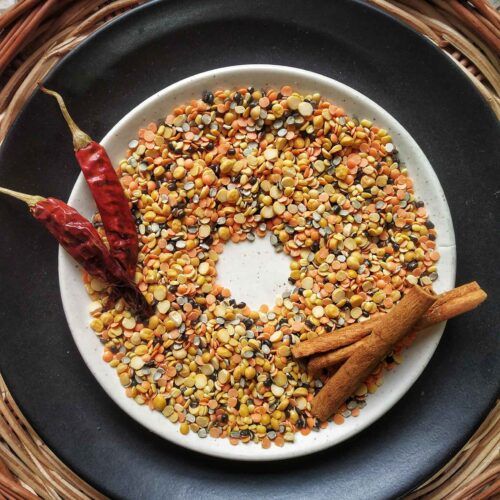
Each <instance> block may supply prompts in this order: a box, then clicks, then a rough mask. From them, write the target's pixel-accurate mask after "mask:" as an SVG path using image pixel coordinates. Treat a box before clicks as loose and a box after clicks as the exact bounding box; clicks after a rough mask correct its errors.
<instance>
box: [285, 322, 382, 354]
mask: <svg viewBox="0 0 500 500" xmlns="http://www.w3.org/2000/svg"><path fill="white" fill-rule="evenodd" d="M374 325H375V319H374V318H373V319H372V318H371V319H369V320H367V321H363V322H362V323H354V324H352V325H349V326H346V327H344V328H339V329H338V330H335V331H333V332H331V333H323V334H322V335H318V336H317V337H315V338H313V339H311V340H305V341H304V342H300V343H299V344H295V345H294V346H293V347H292V354H293V356H294V357H295V358H305V357H306V356H312V355H313V354H318V353H321V352H328V351H331V350H332V349H338V348H339V347H343V346H345V345H349V344H352V343H353V342H356V341H358V340H361V339H362V338H364V337H366V336H367V335H369V334H370V333H371V331H372V328H373V326H374Z"/></svg>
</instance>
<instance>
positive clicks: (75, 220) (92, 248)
mask: <svg viewBox="0 0 500 500" xmlns="http://www.w3.org/2000/svg"><path fill="white" fill-rule="evenodd" d="M0 193H4V194H7V195H10V196H13V197H15V198H17V199H19V200H22V201H24V202H25V203H27V204H28V206H29V208H30V212H31V214H32V215H33V217H35V219H37V220H38V221H40V222H41V223H42V225H43V226H45V228H46V229H47V230H48V231H49V232H50V233H51V234H52V236H54V238H55V239H56V240H57V241H58V242H59V243H60V245H61V246H62V247H63V248H64V249H65V250H66V251H67V252H68V253H69V254H70V255H71V256H72V257H73V258H74V259H75V260H76V261H77V262H78V263H79V264H80V265H81V266H82V267H83V268H84V269H85V271H87V272H88V273H89V274H90V275H91V276H94V277H97V278H100V279H101V280H102V281H104V282H105V283H108V284H109V285H112V286H113V287H114V290H113V292H114V293H113V296H114V298H117V296H118V295H119V296H121V297H123V298H124V299H125V300H126V302H127V304H128V305H129V306H130V308H131V309H133V310H134V311H135V312H136V313H137V314H138V315H140V316H146V317H148V316H151V315H152V314H153V311H152V307H151V306H150V305H149V304H148V302H147V301H146V299H145V297H144V295H143V294H142V293H141V292H140V290H138V288H137V287H136V286H135V284H134V283H133V282H132V281H131V280H130V279H129V277H128V276H127V275H126V273H125V271H124V270H123V269H122V267H121V266H120V265H119V264H118V262H117V261H116V260H115V259H114V258H113V257H112V256H111V254H110V253H109V250H108V248H107V247H106V245H105V244H104V242H103V241H102V240H101V238H100V236H99V233H98V232H97V231H96V229H95V228H94V226H93V225H92V224H91V223H90V222H89V221H88V220H87V219H86V218H85V217H83V216H82V215H81V214H80V213H79V212H78V211H77V210H75V209H74V208H72V207H70V206H69V205H67V204H66V203H64V202H63V201H61V200H57V199H55V198H43V197H41V196H31V195H28V194H24V193H18V192H16V191H11V190H10V189H5V188H1V187H0Z"/></svg>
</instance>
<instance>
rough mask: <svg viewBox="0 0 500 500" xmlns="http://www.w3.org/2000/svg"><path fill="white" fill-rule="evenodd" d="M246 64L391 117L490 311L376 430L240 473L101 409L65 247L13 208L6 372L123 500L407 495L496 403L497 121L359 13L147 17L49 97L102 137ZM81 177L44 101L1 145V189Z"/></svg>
mask: <svg viewBox="0 0 500 500" xmlns="http://www.w3.org/2000/svg"><path fill="white" fill-rule="evenodd" d="M243 63H274V64H282V65H288V66H296V67H301V68H304V69H309V70H312V71H316V72H318V73H321V74H324V75H327V76H331V77H333V78H335V79H337V80H339V81H341V82H343V83H346V84H347V85H350V86H351V87H353V88H355V89H357V90H359V91H360V92H362V93H364V94H365V95H367V96H368V97H370V98H372V99H373V100H374V101H375V102H377V103H379V104H380V105H381V106H382V107H384V108H385V109H386V110H387V111H388V112H389V113H391V114H392V115H393V116H394V117H396V119H398V120H399V121H400V123H402V124H403V126H404V127H405V128H406V129H407V130H408V131H409V132H410V133H411V134H412V135H413V137H414V138H415V140H416V141H417V143H418V144H419V145H420V146H421V147H422V149H423V150H424V152H425V154H426V156H427V158H428V159H429V160H430V162H431V163H432V165H433V167H434V170H435V171H436V173H437V175H438V176H439V179H440V182H441V184H442V186H443V188H444V190H445V193H446V196H447V199H448V202H449V205H450V208H451V212H452V216H453V220H454V223H455V231H456V235H457V252H458V271H457V283H459V284H460V283H464V282H467V281H471V280H474V279H475V280H478V281H479V283H480V284H481V285H482V286H483V287H484V288H485V290H486V291H487V292H488V293H489V294H490V296H491V298H490V300H489V301H488V302H487V303H486V304H485V305H483V306H482V307H481V309H480V310H478V311H475V312H473V313H470V314H468V315H466V316H464V317H461V318H460V319H456V320H453V321H450V322H449V323H448V326H447V328H446V332H445V335H444V337H443V340H442V341H441V344H440V345H439V347H438V349H437V351H436V354H435V355H434V357H433V359H432V360H431V362H430V363H429V365H428V366H427V368H426V370H425V372H424V374H423V375H422V376H421V377H420V379H419V380H418V381H417V383H416V384H415V385H414V386H413V388H412V389H411V390H410V391H409V392H408V393H407V394H406V395H405V396H404V397H403V398H402V399H401V400H400V402H399V403H398V404H397V405H396V406H395V407H394V408H392V409H391V410H390V411H389V412H388V413H387V414H386V415H385V416H384V417H383V418H381V419H380V420H379V421H378V422H376V423H375V424H374V425H372V426H371V427H370V428H369V429H367V430H365V431H364V432H362V433H360V434H358V435H357V436H356V437H354V438H352V439H350V440H348V441H347V442H345V443H342V444H341V445H339V446H336V447H334V448H332V449H329V450H327V451H324V452H321V453H318V454H316V455H313V456H309V457H307V458H303V459H295V460H288V461H286V462H274V463H237V462H228V461H224V460H220V459H215V458H210V457H207V456H202V455H199V454H197V453H194V452H190V451H187V450H185V449H181V448H179V447H177V446H175V445H173V444H171V443H168V442H166V441H164V440H162V439H160V438H158V437H157V436H155V435H153V434H151V433H149V432H148V431H146V430H145V429H143V428H142V427H141V426H140V425H139V424H137V423H135V422H134V421H133V420H132V419H131V418H129V417H128V416H127V415H126V414H125V413H123V412H122V411H121V410H120V409H119V408H118V407H117V406H115V404H114V403H113V402H112V401H111V400H110V399H109V398H108V397H107V396H106V394H105V393H104V391H103V390H102V389H101V388H100V386H99V385H98V384H97V382H96V381H95V380H94V378H93V377H92V375H91V374H90V372H89V370H88V369H87V368H86V366H85V365H84V363H83V361H82V359H81V358H80V355H79V354H78V351H77V350H76V347H75V345H74V344H73V341H72V338H71V335H70V332H69V330H68V327H67V325H66V320H65V317H64V313H63V310H62V306H61V301H60V297H59V287H58V282H57V248H56V245H55V244H54V242H53V241H52V240H51V238H50V237H49V236H47V235H46V234H45V233H44V232H43V231H42V230H40V228H39V227H37V224H36V222H35V221H33V220H32V219H31V218H30V216H29V215H28V213H27V212H26V211H23V208H22V207H21V206H20V205H19V203H18V202H15V201H10V200H6V199H2V201H1V203H0V219H1V221H2V233H1V237H0V238H1V242H2V245H1V249H2V257H3V258H2V260H0V276H1V287H0V304H1V306H0V330H1V338H0V346H1V348H0V367H1V370H2V373H3V374H4V376H5V378H6V381H7V384H8V385H9V387H10V389H11V390H12V392H13V394H14V395H15V397H16V399H17V401H18V403H19V404H20V406H21V409H22V410H23V412H24V413H25V415H26V416H27V417H28V419H29V420H30V421H31V422H32V424H33V425H34V427H35V429H36V430H37V431H38V432H39V433H40V435H41V436H42V437H43V439H45V441H46V442H47V444H48V445H49V446H50V447H51V448H52V449H53V450H54V452H55V453H56V454H57V455H59V456H60V457H61V458H62V460H63V461H65V462H66V463H67V464H68V465H69V466H70V467H72V468H73V469H74V470H75V471H76V472H77V473H78V474H80V475H81V476H82V477H83V478H84V479H86V480H88V481H89V482H90V483H92V484H93V485H94V486H96V487H97V488H99V489H101V490H102V491H103V492H105V493H107V494H109V495H112V496H114V497H126V498H179V499H180V498H230V497H240V496H248V497H254V498H288V497H290V496H294V497H296V498H306V497H311V498H325V499H326V498H333V497H339V498H387V497H392V496H397V495H401V494H403V493H404V492H405V491H408V490H409V489H410V488H412V487H414V486H416V485H417V484H418V483H420V482H421V481H423V480H424V479H425V478H427V477H428V476H429V475H430V474H432V473H433V472H434V471H435V470H436V469H437V468H439V467H440V466H441V465H442V464H443V463H444V462H445V461H446V460H447V459H449V458H450V457H451V456H452V455H453V454H454V453H455V452H456V451H457V450H458V449H459V448H460V446H462V445H463V443H464V442H465V441H466V440H467V438H468V437H469V436H470V435H471V433H472V432H473V431H474V429H475V428H476V426H477V425H478V424H479V423H480V421H481V420H482V419H483V418H484V416H485V415H486V413H487V412H488V409H489V408H490V406H491V404H492V403H493V401H494V400H495V398H496V396H497V393H498V388H499V384H498V381H499V379H500V359H499V355H498V353H499V349H498V342H497V340H496V333H497V332H496V330H497V329H498V325H499V323H500V322H499V314H498V308H497V307H495V301H494V298H493V297H494V296H495V293H498V274H497V275H496V276H495V271H496V264H495V261H494V258H495V256H496V255H498V248H500V246H499V245H500V241H499V239H498V231H497V230H495V229H497V228H496V227H495V226H496V224H495V223H496V220H495V209H496V208H498V205H497V204H496V199H497V198H496V197H497V196H498V190H499V182H498V181H499V175H498V172H499V165H500V155H499V150H498V137H499V135H498V123H497V121H496V119H495V117H494V116H493V114H492V112H491V111H490V110H489V108H488V106H487V104H486V103H485V102H484V101H483V100H482V98H481V97H480V96H479V94H478V93H477V92H476V90H475V89H474V87H473V86H472V84H471V83H470V82H469V81H468V79H467V78H466V76H464V75H463V74H462V72H461V71H460V70H458V69H457V68H456V67H455V66H454V64H453V63H452V62H450V61H449V60H448V59H447V58H446V57H445V56H443V55H442V54H440V52H439V51H438V50H437V49H435V48H434V47H433V46H432V45H431V44H430V43H428V42H427V41H425V40H424V39H423V38H421V37H420V36H418V35H417V34H415V33H414V32H413V31H411V30H409V29H408V28H406V27H404V26H402V25H401V24H400V23H398V22H396V21H394V20H393V19H391V18H389V17H387V16H386V15H384V14H381V13H379V12H378V11H376V10H374V9H372V8H370V7H368V6H366V5H364V4H362V3H358V2H355V1H347V0H337V1H335V2H326V1H325V2H320V1H316V0H310V1H308V2H299V1H296V0H288V1H286V0H277V1H263V0H258V1H254V2H246V1H243V0H211V1H199V0H190V1H189V2H182V1H164V2H155V3H151V4H147V5H146V6H143V7H142V8H140V9H138V10H135V11H133V12H132V13H130V14H128V15H126V16H124V17H122V18H120V19H119V20H117V21H115V22H113V23H111V24H110V25H109V26H108V27H107V28H105V29H103V30H101V31H100V32H99V33H98V34H97V35H95V36H93V37H92V38H91V39H90V40H89V41H87V42H86V43H84V44H83V45H82V46H81V47H79V48H78V49H77V50H75V51H74V52H73V53H72V54H71V55H70V56H69V57H67V58H66V59H65V60H64V61H63V62H62V63H61V64H59V65H58V67H57V68H56V70H54V71H53V72H52V73H51V75H50V77H49V78H47V84H48V85H49V86H51V87H53V88H57V89H59V90H60V91H62V92H63V93H64V94H65V96H66V97H67V100H68V102H69V104H70V106H71V109H72V111H73V114H74V116H75V117H78V122H79V123H80V125H81V126H82V128H83V129H84V130H87V131H90V132H91V133H92V134H93V135H94V136H95V137H102V136H103V135H104V134H105V133H106V132H107V131H108V130H109V129H110V128H111V127H112V126H113V125H114V124H115V123H116V122H117V121H118V119H119V118H121V117H122V116H123V115H125V113H126V112H128V111H129V110H130V109H132V108H133V107H134V106H136V105H137V104H138V103H140V102H141V101H143V100H144V99H145V98H146V97H148V96H149V95H151V94H153V93H154V92H155V91H157V90H159V89H161V88H164V87H166V86H167V85H169V84H170V83H173V82H175V81H177V80H180V79H182V78H184V77H186V76H189V75H192V74H196V73H199V72H201V71H205V70H208V69H212V68H216V67H223V66H230V65H234V64H243ZM77 175H78V169H77V167H76V164H75V161H74V159H73V156H72V150H71V144H70V140H69V137H68V132H67V130H66V127H65V125H64V123H63V121H62V120H61V118H60V115H59V113H58V112H57V111H56V109H55V107H54V106H52V105H51V106H48V104H47V98H46V97H42V96H41V95H40V94H39V93H38V92H37V93H35V95H34V97H33V98H32V99H31V100H30V101H29V102H28V104H27V105H26V107H25V108H24V110H23V112H22V113H21V115H20V116H19V118H18V120H17V121H16V123H15V125H14V127H13V128H12V130H11V131H10V133H9V135H8V137H7V138H6V140H5V143H4V145H3V147H2V150H1V154H0V185H3V186H9V187H11V188H14V189H19V190H22V191H25V192H29V193H39V194H44V195H49V194H51V195H54V196H57V197H60V198H63V199H67V198H68V195H69V192H70V190H71V188H72V186H73V184H74V181H75V179H76V177H77Z"/></svg>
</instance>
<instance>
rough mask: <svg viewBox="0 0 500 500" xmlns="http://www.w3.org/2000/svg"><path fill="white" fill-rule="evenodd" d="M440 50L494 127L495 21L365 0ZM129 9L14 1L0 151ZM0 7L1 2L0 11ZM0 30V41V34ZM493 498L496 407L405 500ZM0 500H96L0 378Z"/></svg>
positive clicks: (126, 2)
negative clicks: (27, 112)
mask: <svg viewBox="0 0 500 500" xmlns="http://www.w3.org/2000/svg"><path fill="white" fill-rule="evenodd" d="M367 2H368V3H371V4H374V5H376V6H378V7H379V8H381V9H383V10H385V11H387V12H388V13H390V14H392V15H393V16H395V17H397V18H399V19H401V20H402V21H404V22H406V23H407V24H409V25H410V26H411V27H412V28H413V29H415V30H417V31H419V32H420V33H422V34H423V35H425V36H426V37H427V38H429V39H430V40H431V41H432V42H433V43H435V44H436V45H437V46H438V47H440V48H441V49H442V50H443V51H444V52H445V53H446V54H447V55H448V56H449V57H450V58H451V59H452V60H453V61H455V62H456V63H457V65H458V66H459V67H460V68H461V69H462V70H463V71H464V72H465V73H466V74H467V75H468V76H469V77H470V79H471V80H472V82H473V83H474V85H476V87H477V88H478V90H479V91H480V92H481V94H482V95H483V96H484V98H485V99H486V100H487V101H488V103H489V104H490V106H491V107H492V109H493V111H494V112H495V113H496V115H497V116H498V117H499V118H500V60H499V56H498V55H499V54H500V15H499V14H498V11H497V9H496V8H494V7H493V6H492V4H490V3H488V2H487V0H469V1H468V2H459V1H458V0H367ZM140 3H143V1H139V0H115V1H109V0H108V1H106V0H21V1H19V2H17V4H16V6H15V7H12V8H10V9H8V10H7V11H5V12H4V13H3V14H1V15H0V142H1V141H2V140H3V138H4V137H5V134H6V133H7V130H8V129H9V127H10V125H11V124H12V123H13V121H14V119H15V117H16V115H17V113H18V112H19V110H20V109H21V107H22V106H23V104H24V102H25V101H26V99H27V98H28V97H29V96H30V95H31V93H32V91H33V89H34V88H35V85H36V83H37V82H38V81H40V80H41V79H43V77H44V76H45V75H46V74H47V72H48V71H49V70H50V69H51V68H52V67H53V66H54V65H55V64H56V63H57V62H58V61H59V60H60V59H61V57H63V56H64V55H66V54H67V53H68V52H69V51H71V50H72V49H73V48H74V47H76V46H77V45H78V44H79V43H80V42H81V41H82V40H84V39H85V38H86V37H87V36H89V35H90V34H91V33H93V32H94V31H95V30H96V29H97V28H99V27H101V26H102V25H103V24H105V23H106V22H107V21H108V20H109V19H111V18H112V17H114V16H117V15H120V14H121V13H122V12H124V11H125V10H127V9H130V8H132V7H135V6H136V5H138V4H140ZM0 7H1V1H0ZM2 30H3V31H2ZM499 495H500V403H497V404H496V406H495V407H494V408H493V409H492V411H491V412H490V414H489V416H488V417H487V418H486V420H485V421H484V422H483V424H482V425H481V426H480V428H479V429H478V430H477V431H476V433H475V434H474V436H473V437H472V438H471V439H470V440H469V441H468V442H467V444H466V445H465V446H464V447H463V448H462V449H461V450H460V452H459V453H458V454H457V455H456V456H455V457H454V458H453V459H452V460H451V461H450V462H449V463H448V464H446V466H445V467H443V469H441V470H440V471H439V472H437V473H436V474H435V475H434V476H433V477H432V478H430V479H429V480H428V481H427V482H426V483H424V484H423V485H421V486H420V487H419V488H417V489H416V490H415V491H414V492H413V493H412V494H411V495H409V496H408V497H407V498H408V499H416V498H433V499H443V498H446V499H453V500H458V499H469V498H475V499H486V498H493V497H497V498H498V497H499ZM0 498H8V499H16V500H17V499H25V498H26V499H36V498H46V499H60V498H77V499H88V498H92V499H101V498H105V497H104V496H103V495H101V494H100V493H99V492H97V491H96V490H94V489H93V488H92V487H91V486H89V485H88V484H87V483H85V482H84V481H83V480H82V479H80V478H79V477H78V476H77V475H76V474H75V473H73V472H72V471H71V470H69V469H68V468H67V467H66V466H65V465H64V464H63V463H62V462H61V461H60V460H59V459H58V458H57V457H56V456H55V455H54V454H53V453H52V451H51V450H50V449H49V448H48V447H47V446H46V445H45V444H44V443H43V441H42V440H41V439H40V437H38V435H37V434H36V432H35V431H34V430H33V428H32V427H31V426H30V424H29V423H28V422H27V421H26V419H25V418H24V416H23V414H22V413H21V411H20V410H19V408H18V407H17V405H16V403H15V401H14V399H13V397H12V395H11V394H10V392H9V391H8V389H7V387H6V385H5V383H4V381H3V379H2V378H1V375H0Z"/></svg>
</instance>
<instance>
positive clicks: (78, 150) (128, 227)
mask: <svg viewBox="0 0 500 500" xmlns="http://www.w3.org/2000/svg"><path fill="white" fill-rule="evenodd" d="M41 89H42V91H43V92H45V93H47V94H49V95H52V96H54V97H55V98H56V99H57V102H58V103H59V107H60V108H61V112H62V114H63V116H64V118H65V120H66V122H67V123H68V126H69V128H70V130H71V133H72V135H73V146H74V149H75V156H76V158H77V160H78V163H79V165H80V168H81V170H82V172H83V175H84V177H85V180H86V181H87V184H88V186H89V188H90V191H91V192H92V196H93V197H94V200H95V203H96V205H97V210H98V211H99V214H100V216H101V221H102V224H103V227H104V231H105V232H106V236H107V238H108V243H109V248H110V252H111V255H113V257H115V258H116V260H117V261H118V262H119V263H120V264H121V265H122V266H123V268H124V269H125V271H126V273H127V275H128V277H129V278H130V279H132V280H133V279H134V276H135V269H136V264H137V256H138V253H139V240H138V236H137V229H136V226H135V221H134V217H133V215H132V212H131V211H130V207H129V202H128V200H127V197H126V196H125V193H124V192H123V188H122V186H121V184H120V180H119V179H118V176H117V174H116V172H115V169H114V168H113V165H112V163H111V160H110V159H109V156H108V154H107V153H106V150H105V149H104V148H103V147H102V146H101V145H100V144H99V143H97V142H95V141H93V140H92V139H91V138H90V137H89V136H88V135H87V134H86V133H85V132H83V131H82V130H80V128H78V126H77V125H76V124H75V122H74V121H73V119H72V118H71V116H70V115H69V113H68V110H67V108H66V105H65V103H64V100H63V98H62V97H61V96H60V95H59V94H58V93H57V92H54V91H53V90H48V89H46V88H44V87H41Z"/></svg>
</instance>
